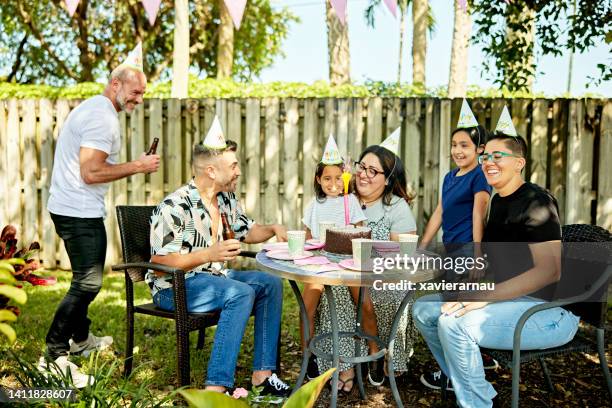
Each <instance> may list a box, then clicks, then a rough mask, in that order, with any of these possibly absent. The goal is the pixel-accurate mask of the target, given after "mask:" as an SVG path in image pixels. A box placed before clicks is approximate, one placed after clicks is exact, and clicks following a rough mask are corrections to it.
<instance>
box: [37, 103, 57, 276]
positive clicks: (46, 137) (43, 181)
mask: <svg viewBox="0 0 612 408" xmlns="http://www.w3.org/2000/svg"><path fill="white" fill-rule="evenodd" d="M52 170H53V104H52V103H51V101H50V100H49V99H41V101H40V187H41V190H40V201H41V211H40V219H41V222H40V227H41V235H42V236H41V242H42V243H43V244H44V245H42V247H41V252H40V256H41V259H42V261H43V265H44V266H45V267H46V268H55V265H56V263H57V260H56V255H57V251H56V249H55V248H56V247H57V242H56V237H57V235H56V234H55V228H54V226H53V221H52V220H51V216H50V215H49V211H47V201H48V200H49V187H50V186H51V172H52Z"/></svg>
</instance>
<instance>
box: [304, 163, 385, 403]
mask: <svg viewBox="0 0 612 408" xmlns="http://www.w3.org/2000/svg"><path fill="white" fill-rule="evenodd" d="M343 192H344V183H343V181H342V164H341V163H339V164H326V163H323V162H319V164H318V165H317V169H316V172H315V177H314V193H315V198H313V200H312V202H310V203H309V205H308V206H307V207H306V209H305V210H304V218H303V219H302V222H303V223H304V229H305V230H306V237H307V238H311V237H315V238H319V239H321V237H320V234H319V232H320V231H319V223H320V222H334V223H335V224H336V225H337V226H342V225H344V222H345V219H344V197H343V195H342V194H343ZM349 214H350V219H349V222H350V223H351V225H358V226H361V225H363V223H364V221H365V220H366V216H365V215H364V213H363V210H362V209H361V207H360V206H359V202H358V200H357V198H356V197H355V195H353V194H350V195H349ZM349 290H350V292H351V295H352V297H353V299H354V300H355V302H357V301H358V299H359V288H357V287H350V288H349ZM322 292H323V285H319V284H315V283H305V284H304V289H303V290H302V298H303V300H304V306H305V308H306V314H307V315H308V321H309V331H310V338H312V336H313V335H314V318H315V314H316V312H317V307H318V305H319V300H320V299H321V294H322ZM362 312H363V314H362V322H361V324H362V327H363V331H364V332H365V333H366V334H369V335H371V336H378V329H377V323H376V315H375V314H374V305H373V303H372V298H371V297H370V294H369V292H368V291H367V290H366V292H365V295H364V299H363V304H362ZM300 329H302V325H300ZM368 346H369V351H370V353H371V354H374V353H377V352H378V351H379V349H378V345H377V344H376V343H375V342H373V341H370V342H368ZM302 347H304V348H306V344H305V338H304V333H302ZM370 369H371V371H372V372H371V373H370V374H371V375H370V376H369V378H370V382H372V383H374V384H375V385H381V384H382V382H383V380H384V374H383V371H382V369H383V364H382V361H376V362H375V364H372V363H371V364H370ZM307 375H308V378H314V377H316V376H318V375H319V373H318V367H317V364H316V360H315V356H314V355H311V356H310V361H309V362H308V371H307ZM353 379H354V377H351V378H348V379H345V380H341V379H339V380H338V389H339V390H340V391H344V392H350V391H351V389H352V388H353Z"/></svg>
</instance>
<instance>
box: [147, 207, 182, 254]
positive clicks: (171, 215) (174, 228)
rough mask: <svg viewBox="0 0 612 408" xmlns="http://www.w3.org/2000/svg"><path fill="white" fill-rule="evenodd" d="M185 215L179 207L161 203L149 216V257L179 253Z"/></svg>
mask: <svg viewBox="0 0 612 408" xmlns="http://www.w3.org/2000/svg"><path fill="white" fill-rule="evenodd" d="M184 232H185V215H184V214H183V210H182V209H181V207H180V206H178V205H174V204H171V203H167V202H163V203H161V204H160V205H159V206H158V207H157V208H156V209H155V211H153V215H152V216H151V255H168V254H172V253H176V252H179V251H180V250H181V248H182V245H183V233H184Z"/></svg>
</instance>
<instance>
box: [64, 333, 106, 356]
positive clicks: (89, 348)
mask: <svg viewBox="0 0 612 408" xmlns="http://www.w3.org/2000/svg"><path fill="white" fill-rule="evenodd" d="M68 343H69V344H70V354H82V355H83V356H84V357H89V355H90V354H91V353H93V352H94V351H102V350H106V349H107V348H109V347H110V345H111V344H113V338H112V337H111V336H102V337H98V336H94V335H93V334H92V333H91V332H90V333H89V336H87V339H86V340H84V341H82V342H80V343H76V342H74V341H73V340H72V339H70V340H69V341H68Z"/></svg>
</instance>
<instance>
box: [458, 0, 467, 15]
mask: <svg viewBox="0 0 612 408" xmlns="http://www.w3.org/2000/svg"><path fill="white" fill-rule="evenodd" d="M457 1H458V2H459V7H461V10H463V12H464V13H465V12H467V0H457Z"/></svg>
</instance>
